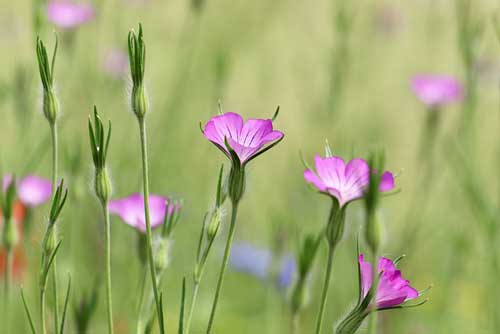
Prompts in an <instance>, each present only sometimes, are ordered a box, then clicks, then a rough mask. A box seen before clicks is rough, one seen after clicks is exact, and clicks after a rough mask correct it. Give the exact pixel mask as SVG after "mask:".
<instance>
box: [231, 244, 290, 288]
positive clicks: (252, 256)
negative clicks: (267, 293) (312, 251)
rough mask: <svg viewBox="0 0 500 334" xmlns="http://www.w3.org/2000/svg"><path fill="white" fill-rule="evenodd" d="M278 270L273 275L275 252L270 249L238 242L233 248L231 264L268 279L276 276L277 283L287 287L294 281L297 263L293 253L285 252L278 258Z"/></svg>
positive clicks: (243, 270) (240, 269)
mask: <svg viewBox="0 0 500 334" xmlns="http://www.w3.org/2000/svg"><path fill="white" fill-rule="evenodd" d="M278 260H279V261H278V262H277V265H278V266H277V272H276V273H275V276H274V275H273V270H272V269H273V261H274V258H273V254H272V252H271V251H270V250H269V249H266V248H259V247H255V246H253V245H250V244H248V243H237V244H235V245H234V246H233V248H232V249H231V255H230V256H229V266H230V267H231V268H232V269H233V270H235V271H238V272H242V273H246V274H249V275H251V276H255V277H257V278H258V279H261V280H267V279H269V278H270V276H274V277H273V280H275V283H276V285H277V286H278V288H280V289H286V288H288V287H289V286H290V284H291V283H292V282H293V279H294V277H295V274H296V271H297V265H296V262H295V259H294V257H293V256H292V255H291V254H285V255H283V256H282V257H281V258H279V259H278Z"/></svg>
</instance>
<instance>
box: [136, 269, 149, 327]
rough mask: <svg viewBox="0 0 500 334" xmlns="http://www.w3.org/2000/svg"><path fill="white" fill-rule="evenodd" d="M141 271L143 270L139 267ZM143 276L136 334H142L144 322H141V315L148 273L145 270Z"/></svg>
mask: <svg viewBox="0 0 500 334" xmlns="http://www.w3.org/2000/svg"><path fill="white" fill-rule="evenodd" d="M141 269H144V268H143V267H142V266H141ZM143 272H144V275H143V277H142V278H141V295H140V297H139V308H138V310H137V334H143V333H144V322H143V321H142V314H143V308H144V299H145V298H144V295H145V294H146V285H147V281H146V279H147V275H148V272H147V271H146V270H143Z"/></svg>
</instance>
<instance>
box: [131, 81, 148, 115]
mask: <svg viewBox="0 0 500 334" xmlns="http://www.w3.org/2000/svg"><path fill="white" fill-rule="evenodd" d="M131 107H132V111H133V112H134V114H135V115H136V116H137V118H139V119H142V118H144V116H145V115H146V110H147V98H146V92H145V89H144V86H143V85H138V86H135V85H134V87H133V88H132V96H131Z"/></svg>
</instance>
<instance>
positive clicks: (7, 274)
mask: <svg viewBox="0 0 500 334" xmlns="http://www.w3.org/2000/svg"><path fill="white" fill-rule="evenodd" d="M11 224H12V223H11ZM12 265H13V254H12V249H9V250H8V251H7V259H6V262H5V310H4V316H5V330H6V331H7V333H9V331H10V328H9V327H10V312H9V309H10V305H9V303H10V285H11V280H12Z"/></svg>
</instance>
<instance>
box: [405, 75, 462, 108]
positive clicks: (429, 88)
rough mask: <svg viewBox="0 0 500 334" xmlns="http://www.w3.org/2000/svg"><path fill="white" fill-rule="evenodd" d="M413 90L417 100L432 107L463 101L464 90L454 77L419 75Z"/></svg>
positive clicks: (413, 81) (415, 79) (412, 86)
mask: <svg viewBox="0 0 500 334" xmlns="http://www.w3.org/2000/svg"><path fill="white" fill-rule="evenodd" d="M411 88H412V90H413V93H415V95H416V96H417V98H418V99H419V100H420V101H421V102H422V103H424V104H426V105H428V106H430V107H439V106H443V105H446V104H450V103H453V102H457V101H461V100H462V98H463V88H462V86H461V84H460V83H459V82H458V80H456V79H455V78H453V77H450V76H445V75H417V76H415V77H413V79H412V82H411Z"/></svg>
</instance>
